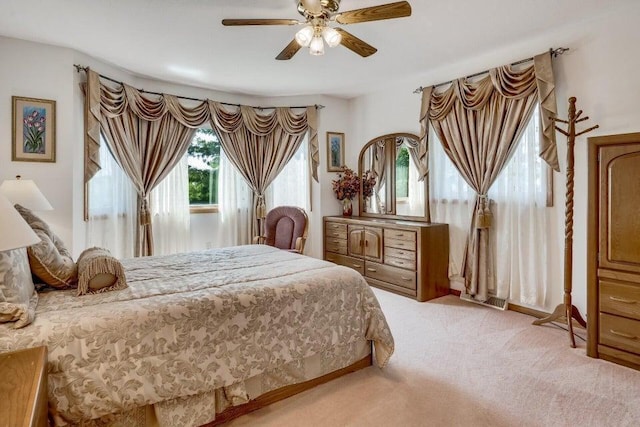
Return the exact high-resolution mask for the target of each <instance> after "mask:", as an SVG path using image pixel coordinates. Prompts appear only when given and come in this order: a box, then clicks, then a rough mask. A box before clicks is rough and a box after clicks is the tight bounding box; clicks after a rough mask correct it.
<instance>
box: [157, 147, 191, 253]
mask: <svg viewBox="0 0 640 427" xmlns="http://www.w3.org/2000/svg"><path fill="white" fill-rule="evenodd" d="M149 201H150V203H151V216H152V218H153V223H152V224H153V251H154V252H153V253H154V255H167V254H174V253H179V252H188V251H189V250H191V235H190V233H191V217H190V212H189V172H188V164H187V156H186V155H185V156H184V157H183V158H182V160H180V162H178V164H177V165H176V167H175V168H173V170H172V171H171V172H169V175H167V176H166V178H165V179H163V180H162V181H161V182H160V184H158V186H157V187H156V188H154V189H153V190H152V191H151V194H150V195H149Z"/></svg>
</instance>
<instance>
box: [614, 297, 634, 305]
mask: <svg viewBox="0 0 640 427" xmlns="http://www.w3.org/2000/svg"><path fill="white" fill-rule="evenodd" d="M609 299H610V300H611V301H616V302H622V303H625V304H635V303H636V302H638V301H636V300H633V299H626V298H620V297H609Z"/></svg>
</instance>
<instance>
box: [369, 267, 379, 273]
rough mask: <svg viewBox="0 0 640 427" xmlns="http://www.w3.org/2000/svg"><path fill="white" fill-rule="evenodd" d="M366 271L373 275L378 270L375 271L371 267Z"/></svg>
mask: <svg viewBox="0 0 640 427" xmlns="http://www.w3.org/2000/svg"><path fill="white" fill-rule="evenodd" d="M367 271H370V272H372V273H375V272H376V271H378V270H376V269H375V268H371V267H369V268H367Z"/></svg>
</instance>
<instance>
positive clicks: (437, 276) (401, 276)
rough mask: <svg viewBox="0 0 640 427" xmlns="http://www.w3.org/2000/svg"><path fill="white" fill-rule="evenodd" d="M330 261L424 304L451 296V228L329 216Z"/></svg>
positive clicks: (326, 256)
mask: <svg viewBox="0 0 640 427" xmlns="http://www.w3.org/2000/svg"><path fill="white" fill-rule="evenodd" d="M324 259H326V260H327V261H331V262H334V263H336V264H341V265H344V266H347V267H350V268H353V269H354V270H356V271H357V272H359V273H360V274H362V275H363V276H364V278H365V279H366V280H367V282H368V283H369V284H370V285H371V286H376V287H379V288H383V289H386V290H389V291H392V292H395V293H398V294H401V295H406V296H409V297H412V298H415V299H417V300H418V301H427V300H430V299H433V298H436V297H440V296H443V295H447V294H448V293H449V278H448V274H447V272H448V266H449V226H448V225H447V224H435V223H431V224H427V223H422V222H413V221H402V220H391V219H377V218H376V219H372V218H365V217H341V216H329V217H324Z"/></svg>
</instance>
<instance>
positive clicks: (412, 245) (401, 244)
mask: <svg viewBox="0 0 640 427" xmlns="http://www.w3.org/2000/svg"><path fill="white" fill-rule="evenodd" d="M385 231H386V230H385ZM384 246H385V248H397V249H407V250H410V251H415V250H416V242H415V240H413V241H411V240H398V239H389V238H386V237H385V239H384Z"/></svg>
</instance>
